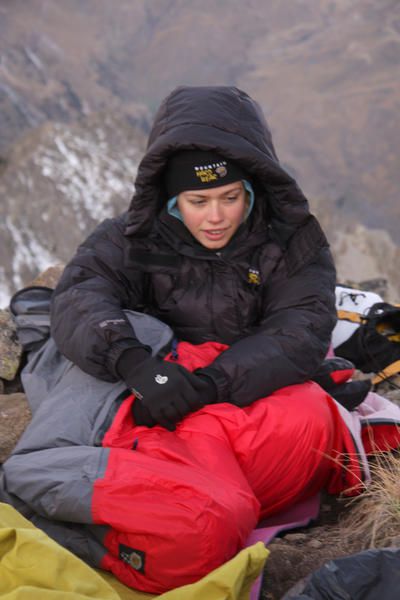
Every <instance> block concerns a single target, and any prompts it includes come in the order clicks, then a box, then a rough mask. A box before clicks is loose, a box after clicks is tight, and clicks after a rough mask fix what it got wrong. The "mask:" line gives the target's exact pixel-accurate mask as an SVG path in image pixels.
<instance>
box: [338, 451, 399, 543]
mask: <svg viewBox="0 0 400 600" xmlns="http://www.w3.org/2000/svg"><path fill="white" fill-rule="evenodd" d="M370 468H371V476H372V481H371V482H370V483H369V484H366V485H365V491H364V492H363V493H362V495H361V496H359V497H357V498H352V499H351V500H350V501H349V506H351V507H352V508H351V510H350V511H349V512H348V513H347V514H345V516H344V517H343V518H342V519H341V520H340V524H339V526H340V530H341V535H342V537H343V539H345V540H346V541H348V542H349V543H350V544H352V545H355V546H357V548H361V549H365V548H383V547H388V546H399V545H400V453H381V454H378V455H376V456H375V457H374V458H373V460H372V461H371V464H370Z"/></svg>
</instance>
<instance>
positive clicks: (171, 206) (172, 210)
mask: <svg viewBox="0 0 400 600" xmlns="http://www.w3.org/2000/svg"><path fill="white" fill-rule="evenodd" d="M242 182H243V185H244V187H245V190H246V192H248V193H249V208H248V209H247V212H246V216H245V218H244V220H246V219H247V218H248V216H249V214H250V213H251V211H252V210H253V206H254V190H253V186H252V185H251V183H250V182H249V181H247V180H246V179H242ZM177 200H178V196H174V197H173V198H170V199H169V200H168V202H167V210H168V213H169V214H170V215H171V216H173V217H175V218H176V219H179V220H180V221H182V223H183V218H182V215H181V212H180V210H179V208H178V205H177Z"/></svg>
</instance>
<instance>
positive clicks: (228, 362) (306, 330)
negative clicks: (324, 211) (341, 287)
mask: <svg viewBox="0 0 400 600" xmlns="http://www.w3.org/2000/svg"><path fill="white" fill-rule="evenodd" d="M335 282H336V272H335V267H334V264H333V260H332V257H331V254H330V251H329V249H328V247H324V248H322V249H320V250H319V251H318V252H317V254H316V255H315V256H314V258H313V259H312V260H311V262H308V263H307V264H305V265H304V266H303V267H301V268H299V269H298V270H297V271H296V272H294V273H291V274H289V273H288V268H287V264H286V261H285V259H284V258H283V259H282V260H281V261H280V263H279V265H278V267H277V269H276V270H275V272H274V273H273V274H272V275H271V277H270V279H269V281H268V282H267V283H266V285H265V295H264V302H263V316H262V318H261V320H260V322H259V324H258V325H257V327H255V328H254V329H253V330H252V331H251V332H250V335H248V336H247V337H244V338H242V339H241V340H239V341H238V342H236V343H234V344H233V345H232V346H230V348H229V349H228V350H226V351H225V352H224V353H223V354H221V355H220V356H219V357H218V358H217V359H216V360H215V361H214V362H213V363H212V364H211V365H210V366H209V367H206V368H205V369H204V373H205V374H207V375H208V376H210V377H212V378H213V379H214V382H215V383H216V385H217V388H218V392H219V393H218V398H219V401H220V402H224V401H225V402H231V403H233V404H236V405H237V406H246V405H248V404H251V403H252V402H254V401H255V400H257V399H258V398H262V397H265V396H268V395H269V394H271V393H272V392H273V391H275V390H277V389H279V388H281V387H284V386H287V385H292V384H295V383H302V382H304V381H306V380H307V379H309V378H310V377H311V376H312V375H313V373H314V372H315V371H316V369H317V368H318V366H319V365H320V363H321V361H322V360H323V359H324V358H325V355H326V353H327V350H328V347H329V343H330V338H331V332H332V329H333V327H334V325H335V322H336V310H335Z"/></svg>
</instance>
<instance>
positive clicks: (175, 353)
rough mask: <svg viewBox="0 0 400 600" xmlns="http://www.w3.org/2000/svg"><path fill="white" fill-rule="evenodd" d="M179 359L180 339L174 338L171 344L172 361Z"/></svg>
mask: <svg viewBox="0 0 400 600" xmlns="http://www.w3.org/2000/svg"><path fill="white" fill-rule="evenodd" d="M178 358H179V354H178V339H177V338H175V337H174V338H173V340H172V342H171V359H172V360H178Z"/></svg>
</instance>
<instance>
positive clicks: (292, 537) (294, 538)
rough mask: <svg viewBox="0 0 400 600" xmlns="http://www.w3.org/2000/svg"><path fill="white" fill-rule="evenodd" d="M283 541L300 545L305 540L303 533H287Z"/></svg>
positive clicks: (305, 536)
mask: <svg viewBox="0 0 400 600" xmlns="http://www.w3.org/2000/svg"><path fill="white" fill-rule="evenodd" d="M285 540H286V541H287V542H290V543H296V544H301V543H303V542H305V541H306V540H307V535H306V534H305V533H288V534H286V535H285Z"/></svg>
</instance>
